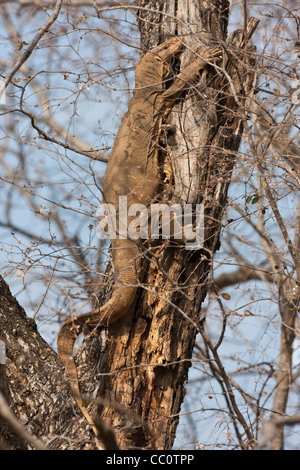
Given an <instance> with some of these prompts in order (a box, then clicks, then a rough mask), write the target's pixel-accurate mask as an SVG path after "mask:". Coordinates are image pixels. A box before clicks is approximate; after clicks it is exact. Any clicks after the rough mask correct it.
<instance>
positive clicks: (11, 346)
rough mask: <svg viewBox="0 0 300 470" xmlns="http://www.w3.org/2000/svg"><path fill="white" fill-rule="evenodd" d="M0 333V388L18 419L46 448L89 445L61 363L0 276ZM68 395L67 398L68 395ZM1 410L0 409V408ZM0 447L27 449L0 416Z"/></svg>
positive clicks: (27, 446) (82, 421) (87, 434)
mask: <svg viewBox="0 0 300 470" xmlns="http://www.w3.org/2000/svg"><path fill="white" fill-rule="evenodd" d="M0 332H1V333H0V334H1V341H3V342H4V343H5V349H6V354H5V355H6V364H5V365H4V364H2V365H1V371H0V373H1V375H0V390H1V392H2V395H4V397H5V398H6V401H7V402H8V403H9V405H10V406H11V409H12V410H13V411H14V413H15V415H16V416H17V417H18V418H19V420H20V422H21V423H22V424H23V425H24V426H25V427H26V430H27V431H28V432H29V433H31V434H32V435H33V436H36V437H38V438H39V439H41V440H42V441H43V442H44V443H45V444H47V446H48V447H49V448H53V449H67V448H70V442H71V443H72V444H71V447H72V446H73V447H74V448H82V447H85V446H86V445H93V442H92V441H91V435H90V432H89V430H88V429H87V428H88V426H87V423H86V421H85V420H84V418H83V417H82V416H81V414H80V413H79V412H78V413H76V405H75V404H74V400H73V399H72V395H71V392H70V389H69V385H68V381H67V380H66V376H65V372H64V369H63V366H62V364H61V362H60V360H59V358H58V356H57V354H56V353H55V351H53V350H52V349H51V348H50V346H49V345H48V344H47V343H46V341H44V340H43V338H42V337H41V336H40V334H39V333H38V331H37V328H36V324H35V322H34V321H33V320H32V319H30V318H29V317H27V316H26V314H25V312H24V310H23V309H22V307H21V306H20V305H19V304H18V302H17V301H16V299H15V298H14V297H13V296H12V294H11V292H10V290H9V287H8V286H7V284H6V283H5V281H4V280H3V279H2V278H0ZM70 397H71V399H70ZM0 411H1V410H0ZM0 437H1V441H2V445H3V447H4V448H9V449H24V448H30V447H31V446H30V444H28V442H27V443H26V442H24V439H22V438H21V437H20V434H18V433H17V434H16V433H14V432H12V431H11V429H10V428H9V426H8V424H7V422H6V421H4V420H1V421H0Z"/></svg>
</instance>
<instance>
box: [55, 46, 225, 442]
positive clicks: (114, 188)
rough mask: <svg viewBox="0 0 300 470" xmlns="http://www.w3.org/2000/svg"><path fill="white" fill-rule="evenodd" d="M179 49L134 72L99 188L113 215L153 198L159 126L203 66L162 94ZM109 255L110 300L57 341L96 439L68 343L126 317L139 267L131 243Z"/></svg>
mask: <svg viewBox="0 0 300 470" xmlns="http://www.w3.org/2000/svg"><path fill="white" fill-rule="evenodd" d="M181 48H182V42H181V38H176V37H174V38H172V39H170V40H168V41H166V42H165V43H163V44H161V45H159V46H158V47H155V48H154V49H152V50H151V51H149V52H148V53H147V54H145V56H144V57H143V58H142V59H141V61H140V62H139V64H138V66H137V69H136V76H135V90H134V92H133V97H132V99H131V101H130V103H129V108H128V111H127V112H126V113H125V115H124V116H123V119H122V123H121V126H120V129H119V131H118V134H117V136H116V139H115V143H114V146H113V148H112V152H111V155H110V158H109V162H108V165H107V169H106V173H105V177H104V184H103V199H104V202H105V203H110V204H113V205H114V207H115V209H116V213H117V215H118V201H119V196H127V204H128V207H130V205H131V204H135V203H141V204H144V205H148V204H150V203H151V202H153V201H154V199H155V197H156V196H157V195H158V190H159V183H160V182H159V176H158V174H159V172H158V150H159V137H160V131H161V125H162V121H163V119H165V118H166V117H167V115H168V114H169V113H170V111H171V109H172V107H173V105H174V102H175V99H176V98H178V97H179V96H180V95H181V94H182V92H183V91H184V90H186V89H187V87H188V85H190V84H191V83H192V82H193V81H195V79H196V78H197V75H198V73H199V71H200V70H202V69H203V68H205V67H206V65H207V62H206V61H205V60H203V59H201V58H200V57H199V58H197V59H196V60H195V61H194V62H193V63H192V64H191V65H189V66H188V67H187V68H186V69H184V70H183V72H181V73H180V74H179V75H178V76H177V78H175V80H174V82H173V84H172V85H171V86H170V88H168V89H167V90H165V91H164V88H165V80H166V79H167V77H168V73H169V67H168V65H169V64H170V62H171V60H172V58H173V57H174V55H175V54H176V53H178V52H179V51H180V50H181ZM200 55H201V56H202V57H204V58H205V59H206V60H207V61H210V60H214V59H215V58H216V57H218V56H220V50H218V49H214V50H212V51H210V52H208V51H202V52H201V54H200ZM129 222H130V218H129V217H128V223H129ZM111 250H112V257H113V267H114V273H115V276H116V282H115V286H114V289H113V292H112V296H111V298H110V299H109V300H108V302H107V303H105V305H103V306H102V307H101V308H99V309H97V310H94V311H93V312H90V313H86V314H84V315H81V316H78V317H74V318H70V319H68V320H67V321H66V322H65V323H64V324H63V326H62V327H61V330H60V332H59V334H58V340H57V349H58V354H59V356H60V358H61V360H62V362H63V364H64V366H65V369H66V372H67V376H68V379H69V381H70V386H71V389H72V392H73V394H74V397H75V399H76V402H77V404H78V406H79V408H80V409H81V411H82V413H83V414H84V416H85V417H86V419H87V421H88V422H89V423H90V424H91V425H92V426H93V428H94V431H95V433H96V435H97V434H98V433H97V430H96V428H95V427H94V425H93V421H92V419H91V417H90V415H89V414H88V412H87V410H86V408H85V407H84V406H83V404H82V399H81V396H80V391H79V385H78V379H77V370H76V365H75V362H74V358H73V348H74V343H75V341H76V339H77V337H78V336H79V334H80V333H81V332H82V330H83V327H84V325H85V324H88V325H90V326H91V327H92V328H98V327H105V326H108V325H110V324H111V323H113V322H115V321H116V320H118V319H119V318H121V317H122V316H123V315H125V313H126V312H128V310H129V308H130V307H131V305H132V304H133V301H134V299H135V295H136V291H137V285H138V271H139V268H140V264H141V255H140V251H139V248H138V245H137V243H136V241H134V240H130V239H129V238H127V239H119V238H118V237H117V238H116V239H114V240H111Z"/></svg>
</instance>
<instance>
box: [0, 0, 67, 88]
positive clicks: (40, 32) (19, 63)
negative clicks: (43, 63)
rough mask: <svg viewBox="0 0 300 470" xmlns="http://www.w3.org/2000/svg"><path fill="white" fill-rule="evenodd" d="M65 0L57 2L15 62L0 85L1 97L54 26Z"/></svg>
mask: <svg viewBox="0 0 300 470" xmlns="http://www.w3.org/2000/svg"><path fill="white" fill-rule="evenodd" d="M62 2H63V0H57V1H56V3H55V7H54V11H53V13H52V15H51V16H50V18H49V19H48V20H47V21H46V23H45V24H44V25H43V26H42V27H41V28H40V29H39V30H38V32H37V34H36V35H35V37H34V38H33V40H32V41H31V43H30V44H29V46H28V47H27V49H26V50H25V51H24V53H23V54H22V56H21V57H20V58H19V60H18V61H17V62H16V63H15V65H14V66H13V67H12V69H11V71H10V72H9V73H8V74H7V75H6V78H5V79H4V80H3V82H2V84H1V86H0V97H1V96H2V94H3V92H4V91H5V89H6V88H7V86H8V84H9V82H10V81H11V80H12V78H13V77H14V75H15V74H16V73H17V71H18V70H19V69H20V68H21V67H22V65H23V64H24V62H26V60H27V59H28V57H30V55H31V54H32V52H33V51H34V49H35V47H36V46H37V44H38V43H39V41H40V40H41V38H42V37H43V36H44V34H45V33H46V32H47V31H48V30H49V28H50V27H51V26H52V24H53V23H54V21H55V20H56V19H57V17H58V14H59V12H60V9H61V6H62Z"/></svg>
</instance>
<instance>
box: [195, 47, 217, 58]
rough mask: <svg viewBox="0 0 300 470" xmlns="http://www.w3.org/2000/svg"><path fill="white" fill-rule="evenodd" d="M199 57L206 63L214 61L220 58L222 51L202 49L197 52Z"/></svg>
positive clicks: (213, 48) (211, 48)
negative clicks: (206, 61)
mask: <svg viewBox="0 0 300 470" xmlns="http://www.w3.org/2000/svg"><path fill="white" fill-rule="evenodd" d="M199 55H200V56H201V57H203V59H206V60H208V61H214V60H215V59H221V58H222V49H221V48H220V47H210V48H209V49H203V50H201V51H200V52H199Z"/></svg>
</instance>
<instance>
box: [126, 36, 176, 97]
mask: <svg viewBox="0 0 300 470" xmlns="http://www.w3.org/2000/svg"><path fill="white" fill-rule="evenodd" d="M182 39H183V38H182V37H180V36H178V37H173V38H172V39H169V40H168V41H165V42H164V43H162V44H160V45H159V46H157V47H154V48H153V49H151V50H150V51H148V52H147V53H146V54H145V55H144V57H143V58H142V59H141V60H140V62H139V64H138V66H137V68H136V74H135V86H136V88H140V87H145V86H149V85H157V86H159V85H160V84H161V86H162V88H163V80H164V79H165V78H166V77H167V75H168V73H169V67H168V66H169V64H170V63H171V60H172V58H173V57H174V55H175V54H177V52H179V51H180V50H181V49H182V47H183V44H182Z"/></svg>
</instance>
